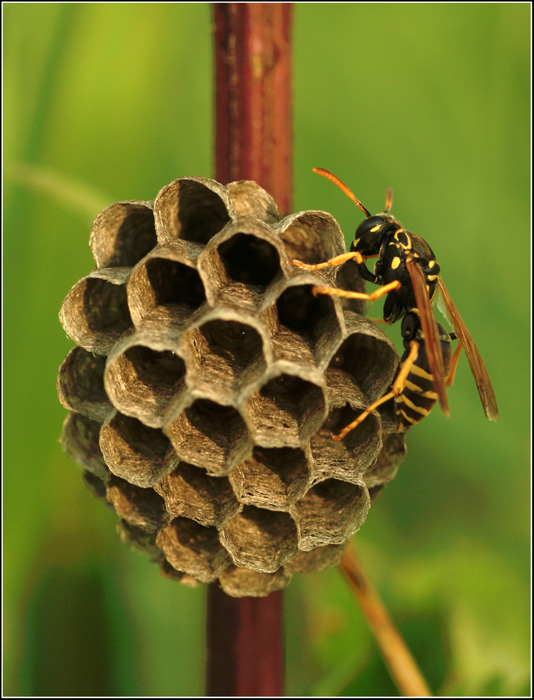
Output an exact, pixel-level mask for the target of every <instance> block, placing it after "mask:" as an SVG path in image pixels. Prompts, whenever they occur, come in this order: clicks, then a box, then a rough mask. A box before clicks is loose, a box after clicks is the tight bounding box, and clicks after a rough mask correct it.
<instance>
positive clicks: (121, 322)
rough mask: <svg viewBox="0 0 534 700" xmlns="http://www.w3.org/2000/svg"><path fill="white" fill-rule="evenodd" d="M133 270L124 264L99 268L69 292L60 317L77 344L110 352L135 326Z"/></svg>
mask: <svg viewBox="0 0 534 700" xmlns="http://www.w3.org/2000/svg"><path fill="white" fill-rule="evenodd" d="M129 272H130V271H129V269H128V268H122V267H120V268H118V267H117V268H106V269H104V270H95V271H94V272H92V273H91V274H90V275H87V277H84V278H83V279H81V280H80V281H79V282H78V283H77V284H75V285H74V287H73V288H72V289H71V290H70V292H69V293H68V294H67V296H66V298H65V301H64V302H63V305H62V307H61V311H60V313H59V319H60V321H61V324H62V326H63V328H64V329H65V332H66V333H67V335H69V336H70V338H72V340H73V341H74V342H75V343H76V344H77V345H81V347H82V348H84V349H85V350H88V351H89V352H94V353H97V354H99V355H106V354H107V353H108V352H109V351H110V349H111V348H112V347H113V345H114V344H115V343H116V342H117V340H118V339H119V337H120V336H121V335H122V334H123V333H124V331H126V330H127V329H128V328H130V327H131V325H132V319H131V317H130V311H129V309H128V302H127V299H126V287H125V283H126V280H127V279H128V275H129Z"/></svg>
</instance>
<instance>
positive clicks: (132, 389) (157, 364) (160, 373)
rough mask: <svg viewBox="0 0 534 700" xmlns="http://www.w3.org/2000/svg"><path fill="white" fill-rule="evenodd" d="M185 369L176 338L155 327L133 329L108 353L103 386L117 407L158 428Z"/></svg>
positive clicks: (182, 381) (180, 386) (179, 384)
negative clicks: (172, 338)
mask: <svg viewBox="0 0 534 700" xmlns="http://www.w3.org/2000/svg"><path fill="white" fill-rule="evenodd" d="M143 341H144V342H143ZM185 372H186V366H185V362H184V360H183V358H182V357H181V355H180V350H179V348H178V346H177V342H174V343H173V342H172V341H170V340H169V339H168V338H167V337H166V335H165V334H164V333H158V332H156V331H150V332H147V333H137V334H135V335H133V336H131V337H130V338H125V339H124V341H123V342H122V344H120V345H118V346H116V347H115V348H114V352H113V353H112V354H111V355H110V356H109V358H108V362H107V366H106V373H105V386H106V389H107V393H108V395H109V397H110V399H111V401H112V402H113V405H114V406H115V407H116V408H117V409H118V410H119V411H121V412H122V413H124V414H125V415H128V416H132V417H134V418H137V419H139V420H141V421H142V422H143V423H145V424H146V425H149V426H151V427H153V428H159V427H161V426H162V425H163V420H164V415H165V411H166V410H167V408H168V407H169V405H170V404H171V402H172V400H173V399H174V397H175V396H176V395H177V394H178V393H179V391H180V390H181V389H183V387H184V384H185Z"/></svg>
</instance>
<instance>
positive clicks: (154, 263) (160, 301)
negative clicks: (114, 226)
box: [128, 243, 206, 326]
mask: <svg viewBox="0 0 534 700" xmlns="http://www.w3.org/2000/svg"><path fill="white" fill-rule="evenodd" d="M197 255H198V251H197V250H191V248H190V247H189V248H187V247H184V245H180V244H179V243H177V244H175V245H174V246H168V247H166V248H157V249H155V250H154V251H153V252H152V253H150V254H149V255H147V256H146V257H145V258H144V259H143V260H141V261H140V263H138V265H137V266H136V267H135V268H134V269H133V271H132V275H131V278H130V281H129V284H128V302H129V305H130V309H131V314H132V318H133V320H134V323H135V324H136V326H139V324H140V323H141V322H142V320H143V319H144V318H145V317H146V316H148V315H149V314H150V313H152V312H153V310H154V309H157V308H159V307H165V308H167V309H172V310H173V312H174V313H175V314H176V316H177V318H178V319H179V320H180V321H181V322H182V323H184V322H185V321H186V320H187V319H188V318H189V317H190V316H191V314H192V312H193V311H194V310H195V309H198V308H199V307H200V306H201V305H202V304H203V303H204V301H205V300H206V293H205V290H204V284H203V282H202V280H201V278H200V275H199V274H198V272H197V270H196V267H195V263H196V257H197Z"/></svg>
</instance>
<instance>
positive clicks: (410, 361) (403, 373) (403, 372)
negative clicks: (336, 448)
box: [332, 340, 419, 441]
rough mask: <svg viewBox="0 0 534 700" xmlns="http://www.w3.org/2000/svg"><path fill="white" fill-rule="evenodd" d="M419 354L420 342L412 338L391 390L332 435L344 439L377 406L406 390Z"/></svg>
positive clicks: (337, 438) (335, 438)
mask: <svg viewBox="0 0 534 700" xmlns="http://www.w3.org/2000/svg"><path fill="white" fill-rule="evenodd" d="M418 355H419V343H418V342H417V341H416V340H412V341H411V342H410V353H409V354H408V357H407V358H406V359H405V360H404V362H403V363H402V365H401V368H400V370H399V373H398V374H397V377H396V379H395V381H394V382H393V386H392V387H391V391H388V393H387V394H384V396H382V397H381V398H379V399H377V400H376V401H375V402H374V403H372V404H371V405H370V406H368V407H367V408H366V409H365V411H363V413H360V415H359V416H358V417H357V418H355V419H354V420H353V421H352V423H349V424H348V425H347V426H345V427H344V428H343V430H342V431H341V432H340V433H339V434H338V435H332V437H333V438H334V440H338V441H339V440H343V438H344V437H345V435H347V433H350V431H351V430H354V428H356V427H357V426H358V425H360V423H363V421H364V420H365V419H366V418H367V416H368V415H369V414H371V413H372V412H373V411H374V410H375V408H377V407H378V406H381V405H382V404H383V403H386V401H389V400H390V399H392V398H393V397H395V396H398V395H399V394H401V393H402V391H403V390H404V385H405V383H406V379H407V377H408V375H409V374H410V372H411V370H412V367H413V365H414V363H415V361H416V360H417V356H418Z"/></svg>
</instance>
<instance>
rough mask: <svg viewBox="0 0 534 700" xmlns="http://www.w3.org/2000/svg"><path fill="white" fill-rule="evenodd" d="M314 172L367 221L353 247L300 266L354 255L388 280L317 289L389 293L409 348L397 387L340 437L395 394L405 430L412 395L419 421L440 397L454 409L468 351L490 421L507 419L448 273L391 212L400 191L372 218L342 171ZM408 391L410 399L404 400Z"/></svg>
mask: <svg viewBox="0 0 534 700" xmlns="http://www.w3.org/2000/svg"><path fill="white" fill-rule="evenodd" d="M313 170H314V172H316V173H318V174H319V175H322V176H323V177H326V178H328V179H329V180H331V181H332V182H333V183H334V184H335V185H337V186H338V187H339V188H340V189H341V190H342V191H343V192H344V193H345V194H346V195H347V196H348V197H349V198H350V199H351V200H352V201H353V202H354V203H355V204H356V206H357V207H358V208H359V209H361V211H362V212H363V213H364V214H365V216H366V219H365V220H364V221H363V222H362V223H361V224H360V225H359V226H358V228H357V229H356V234H355V237H354V241H353V242H352V244H351V246H350V252H348V253H343V254H342V255H338V256H336V257H335V258H332V259H330V260H327V261H326V262H323V263H318V264H316V265H308V264H306V263H303V262H301V261H299V260H293V261H292V262H293V264H294V265H295V266H296V267H299V268H301V269H305V270H320V269H324V268H326V267H334V266H336V265H341V264H343V263H344V262H346V261H347V260H350V259H354V260H355V261H356V263H357V267H358V270H359V272H360V275H361V276H362V277H363V279H365V280H368V281H369V282H372V283H373V284H378V285H380V286H379V288H378V289H376V290H375V291H374V292H372V293H371V294H365V293H363V292H350V291H347V290H344V289H338V288H336V287H319V286H316V287H314V288H313V292H314V294H328V295H330V296H339V297H343V298H347V299H367V300H369V301H375V300H376V299H379V298H380V297H382V296H384V295H386V300H385V302H384V314H383V316H384V321H385V322H386V323H394V322H395V321H397V320H398V319H400V318H402V319H403V321H402V325H401V332H402V335H403V339H404V346H405V353H404V355H403V357H402V358H401V364H400V367H399V372H398V374H397V377H396V379H395V381H394V382H393V385H392V388H391V391H390V392H389V393H388V394H385V395H384V396H383V397H382V398H381V399H379V400H378V401H377V402H375V403H374V404H372V405H371V406H369V407H368V408H367V409H366V410H365V411H364V412H363V413H362V414H361V415H360V416H359V417H358V418H357V419H356V420H355V421H353V422H352V423H351V424H350V425H348V426H346V428H344V429H343V430H342V431H341V433H340V434H339V435H338V436H336V437H337V439H342V437H344V436H345V435H346V434H347V433H348V432H349V431H350V430H352V429H353V428H355V427H356V425H358V424H359V423H361V422H362V421H363V420H364V419H365V418H366V417H367V415H369V413H371V412H372V411H373V410H374V409H375V408H376V407H377V406H378V405H380V404H382V403H384V402H385V401H388V400H389V399H391V398H395V402H396V409H397V416H398V420H399V430H406V429H407V427H409V424H407V423H406V421H405V420H404V418H403V417H402V414H401V412H400V411H401V408H400V405H401V404H402V403H406V399H407V398H408V397H409V398H408V400H411V401H413V403H415V404H416V405H417V406H419V409H420V412H419V413H418V415H419V417H417V416H416V419H413V420H411V423H412V424H413V423H415V422H417V420H421V418H423V417H424V415H427V414H428V412H429V410H430V408H432V406H433V405H434V403H435V402H436V400H439V403H440V406H441V409H442V411H443V412H444V413H446V414H448V413H449V404H448V401H447V391H446V387H447V386H450V385H451V384H452V381H453V378H454V373H455V370H456V365H457V362H458V358H459V354H460V351H461V350H462V349H463V350H465V353H466V355H467V359H468V362H469V366H470V368H471V372H472V374H473V377H474V379H475V382H476V385H477V388H478V393H479V396H480V400H481V402H482V406H483V408H484V412H485V414H486V417H487V418H488V419H489V420H497V418H498V416H499V411H498V408H497V400H496V398H495V393H494V391H493V387H492V385H491V381H490V378H489V375H488V371H487V369H486V366H485V364H484V361H483V360H482V357H481V355H480V352H479V351H478V348H477V346H476V345H475V342H474V340H473V338H472V337H471V334H470V333H469V331H468V330H467V327H466V325H465V323H464V322H463V320H462V317H461V316H460V313H459V312H458V309H457V308H456V306H455V304H454V302H453V301H452V298H451V296H450V294H449V292H448V291H447V288H446V286H445V284H444V282H443V280H442V278H441V276H440V267H439V264H438V262H437V260H436V256H435V255H434V253H433V252H432V250H431V248H430V246H429V245H428V244H427V243H426V241H424V240H423V239H422V238H421V237H420V236H418V235H416V234H415V233H412V232H411V231H408V230H406V229H405V228H404V227H403V226H402V224H401V223H400V222H399V221H398V220H397V219H395V217H393V216H391V214H390V213H389V212H390V209H391V206H392V202H393V196H392V190H391V189H388V190H387V192H386V206H385V209H384V211H383V212H382V213H381V214H377V215H376V216H371V214H370V212H369V210H368V209H366V207H364V205H363V204H362V203H361V202H360V200H359V199H358V198H357V197H356V196H355V195H354V193H353V192H352V191H351V190H350V189H349V188H348V187H347V185H345V184H344V183H343V182H342V181H341V180H340V179H339V178H338V177H337V176H336V175H333V174H332V173H330V172H329V171H328V170H325V169H324V168H314V169H313ZM368 258H376V259H377V260H376V263H375V266H374V271H373V272H371V271H370V270H369V268H368V267H367V265H366V261H367V259H368ZM438 294H439V296H440V297H441V299H442V301H443V306H444V312H445V315H446V317H447V318H448V320H449V321H450V323H451V325H452V327H453V328H454V333H447V331H445V329H444V328H443V327H442V326H440V325H439V324H438V323H437V321H436V317H435V315H434V310H433V307H432V302H433V301H434V300H435V298H436V296H437V295H438ZM456 338H457V339H458V341H459V344H458V347H457V348H456V350H455V353H454V356H453V357H452V358H451V352H450V343H451V340H453V339H456ZM449 365H450V366H449ZM418 370H419V374H421V371H422V372H423V373H425V374H426V375H428V376H427V379H428V378H429V380H430V381H431V383H432V387H433V391H432V390H430V393H428V392H429V390H428V389H421V387H420V386H418V385H417V384H415V383H414V382H413V381H411V379H412V380H413V376H414V374H415V373H417V371H418ZM409 377H411V379H409ZM414 387H415V388H414ZM425 392H426V394H427V396H426V398H428V399H430V404H427V403H425V405H424V406H423V403H424V402H423V399H425V397H424V396H422V394H423V393H425ZM403 396H404V399H403V398H401V397H403Z"/></svg>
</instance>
